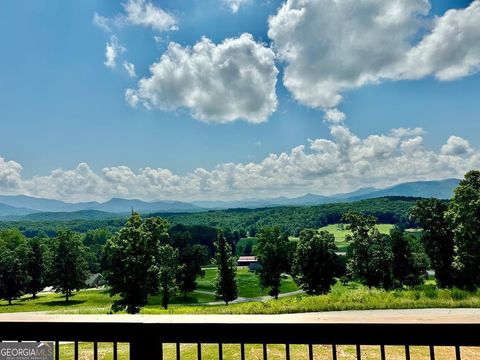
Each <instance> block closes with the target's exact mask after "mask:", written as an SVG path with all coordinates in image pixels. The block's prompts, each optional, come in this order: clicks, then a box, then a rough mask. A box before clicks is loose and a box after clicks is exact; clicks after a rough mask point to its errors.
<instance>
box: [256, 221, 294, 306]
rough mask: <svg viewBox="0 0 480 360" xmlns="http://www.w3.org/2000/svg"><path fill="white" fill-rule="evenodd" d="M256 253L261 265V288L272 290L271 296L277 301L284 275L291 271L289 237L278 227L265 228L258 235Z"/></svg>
mask: <svg viewBox="0 0 480 360" xmlns="http://www.w3.org/2000/svg"><path fill="white" fill-rule="evenodd" d="M255 252H256V254H257V258H258V262H259V264H260V265H261V268H260V269H259V273H260V286H261V287H262V288H270V291H269V294H270V296H273V297H274V298H275V299H277V298H278V294H279V293H280V282H281V276H282V273H284V272H289V271H290V261H291V259H290V246H289V241H288V236H287V235H286V234H282V233H281V232H280V229H279V228H278V227H269V228H264V229H262V230H261V231H260V232H259V234H258V242H257V245H256V247H255Z"/></svg>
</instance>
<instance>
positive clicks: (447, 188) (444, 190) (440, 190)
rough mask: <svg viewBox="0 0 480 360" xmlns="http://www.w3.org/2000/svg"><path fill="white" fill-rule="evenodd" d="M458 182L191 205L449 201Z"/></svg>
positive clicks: (202, 202) (436, 181)
mask: <svg viewBox="0 0 480 360" xmlns="http://www.w3.org/2000/svg"><path fill="white" fill-rule="evenodd" d="M459 182H460V180H458V179H446V180H433V181H414V182H408V183H402V184H398V185H394V186H391V187H388V188H385V189H376V188H373V187H369V188H362V189H358V190H355V191H353V192H349V193H343V194H336V195H332V196H323V195H316V194H306V195H303V196H300V197H294V198H287V197H278V198H272V199H251V200H245V201H194V202H192V203H193V204H195V205H198V206H201V207H204V208H210V209H228V208H249V209H254V208H260V207H272V206H308V205H321V204H328V203H335V202H350V201H357V200H363V199H372V198H377V197H385V196H412V197H425V198H428V197H436V198H439V199H449V198H451V197H452V195H453V189H455V187H456V186H457V185H458V183H459Z"/></svg>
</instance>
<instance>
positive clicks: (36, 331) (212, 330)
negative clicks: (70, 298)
mask: <svg viewBox="0 0 480 360" xmlns="http://www.w3.org/2000/svg"><path fill="white" fill-rule="evenodd" d="M379 316H380V317H379ZM364 318H366V319H367V320H366V321H364V322H362V321H360V320H361V319H360V320H355V319H354V322H348V321H347V320H348V317H344V319H343V320H340V322H332V321H329V320H328V318H327V319H326V320H325V319H322V318H321V316H318V315H317V316H316V315H314V314H310V315H309V314H307V315H298V316H297V315H279V316H276V315H272V316H265V315H264V316H257V315H244V316H242V315H240V316H235V315H216V316H200V315H193V316H181V315H175V316H128V315H125V316H124V315H100V316H95V315H75V316H61V315H55V316H54V315H28V314H25V315H12V316H1V317H0V339H1V340H2V341H47V340H48V341H54V342H55V348H56V351H55V359H57V360H60V359H61V357H60V351H59V349H60V343H61V342H73V346H74V358H75V359H78V358H79V350H78V349H79V343H82V342H89V343H90V342H91V343H93V359H94V360H97V359H99V357H98V344H99V343H100V342H101V343H105V342H108V343H111V344H112V345H111V346H112V348H113V359H117V357H118V352H117V344H118V343H124V342H125V343H129V344H130V351H129V354H130V359H133V360H150V359H155V360H158V359H163V358H164V344H167V343H168V344H172V343H173V344H175V347H176V352H175V353H174V355H173V356H174V358H176V359H181V351H180V344H185V343H188V344H195V346H196V353H197V358H198V359H202V357H203V358H204V359H210V356H211V352H210V356H205V355H204V352H203V351H202V350H203V349H204V348H203V346H204V345H205V344H215V346H216V347H217V349H218V358H219V359H223V358H224V345H225V344H237V345H238V346H239V347H240V351H239V358H240V359H242V360H243V359H245V348H246V345H248V344H261V347H262V348H263V359H268V358H269V354H268V351H267V344H268V345H270V344H283V345H284V347H283V349H284V351H285V355H284V358H285V359H287V360H289V359H290V358H291V346H293V345H294V344H305V345H307V346H306V347H305V356H304V357H302V358H305V359H314V358H315V359H316V358H318V357H317V355H316V354H315V347H314V345H316V344H322V345H328V346H329V352H330V358H331V359H334V360H335V359H337V347H339V346H341V345H353V346H354V349H355V353H356V358H357V359H359V360H360V359H361V358H362V356H361V355H362V346H365V345H376V346H378V358H381V359H385V358H386V356H385V347H386V346H390V345H397V346H398V345H400V346H402V347H404V352H403V354H404V355H405V359H410V349H411V347H412V346H427V347H428V349H429V350H428V356H427V358H431V359H435V349H436V347H437V346H449V347H452V348H453V349H454V350H453V353H454V354H455V355H454V356H455V358H456V359H457V360H459V359H461V358H462V347H463V346H468V347H470V346H480V321H479V320H480V319H478V318H472V319H471V320H472V321H471V322H469V321H468V319H467V321H465V320H462V321H460V322H455V319H451V320H448V321H445V319H440V321H438V322H435V321H434V320H433V321H432V320H431V319H430V320H429V321H422V320H421V319H419V318H418V317H414V318H410V320H409V318H407V319H405V321H398V318H396V319H395V320H394V321H392V322H390V321H389V319H388V316H385V317H381V313H380V315H376V317H375V316H373V317H371V318H370V319H369V316H366V317H365V316H364ZM379 319H380V320H379ZM412 319H413V321H412ZM478 354H479V356H480V352H478ZM216 357H217V356H216ZM452 358H453V357H452Z"/></svg>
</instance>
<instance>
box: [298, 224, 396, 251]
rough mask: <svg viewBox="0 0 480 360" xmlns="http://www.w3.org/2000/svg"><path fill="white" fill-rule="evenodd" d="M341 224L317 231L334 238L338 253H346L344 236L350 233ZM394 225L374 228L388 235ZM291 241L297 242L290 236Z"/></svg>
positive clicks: (381, 225)
mask: <svg viewBox="0 0 480 360" xmlns="http://www.w3.org/2000/svg"><path fill="white" fill-rule="evenodd" d="M340 225H341V224H331V225H327V226H324V227H321V228H320V229H319V230H325V231H328V232H329V233H331V234H333V236H335V243H336V244H337V247H338V250H339V251H346V250H347V246H348V243H347V242H346V241H345V236H346V235H347V234H349V233H350V231H348V230H345V228H341V227H340ZM394 226H395V225H392V224H377V225H376V227H377V229H378V231H380V233H381V234H389V233H390V230H391V229H393V227H394ZM289 239H290V240H291V241H298V238H297V237H293V236H290V238H289Z"/></svg>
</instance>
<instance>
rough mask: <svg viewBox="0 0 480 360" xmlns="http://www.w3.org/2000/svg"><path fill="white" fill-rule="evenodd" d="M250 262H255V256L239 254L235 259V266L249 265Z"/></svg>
mask: <svg viewBox="0 0 480 360" xmlns="http://www.w3.org/2000/svg"><path fill="white" fill-rule="evenodd" d="M252 263H257V257H256V256H240V257H239V258H238V261H237V266H249V265H250V264H252Z"/></svg>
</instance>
